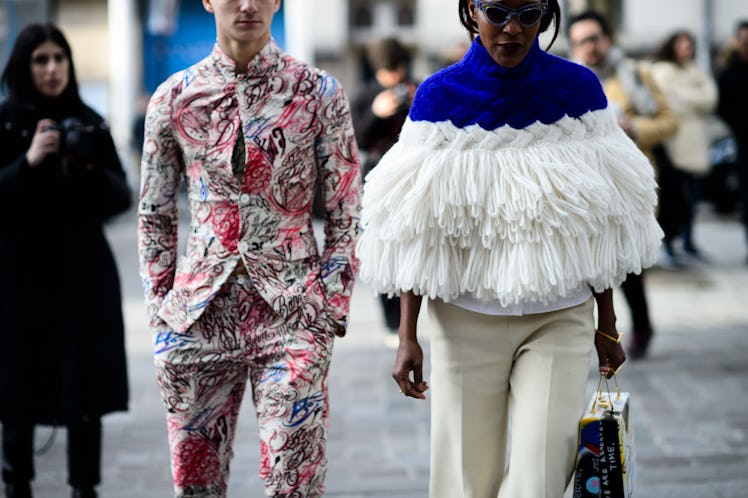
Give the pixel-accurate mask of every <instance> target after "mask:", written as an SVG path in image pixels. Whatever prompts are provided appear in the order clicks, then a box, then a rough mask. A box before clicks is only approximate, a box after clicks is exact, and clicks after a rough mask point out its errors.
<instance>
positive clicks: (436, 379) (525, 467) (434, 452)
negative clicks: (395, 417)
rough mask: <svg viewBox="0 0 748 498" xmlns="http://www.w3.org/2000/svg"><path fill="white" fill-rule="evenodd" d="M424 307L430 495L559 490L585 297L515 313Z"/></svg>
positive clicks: (583, 355) (584, 365)
mask: <svg viewBox="0 0 748 498" xmlns="http://www.w3.org/2000/svg"><path fill="white" fill-rule="evenodd" d="M428 306H429V313H430V316H431V318H432V320H433V321H435V322H436V323H437V324H438V326H437V327H436V329H437V330H435V331H434V333H433V335H432V340H431V389H430V392H431V478H430V496H431V497H432V498H497V497H499V498H561V497H562V496H563V494H564V490H565V488H566V485H567V483H568V482H569V479H570V477H571V473H572V471H573V466H574V459H575V446H576V443H577V430H578V422H579V417H580V415H581V414H582V411H583V409H584V402H585V399H584V397H585V387H586V379H587V375H588V372H589V361H590V352H591V350H592V347H593V345H594V334H595V327H594V324H593V314H592V312H593V307H594V301H593V299H592V298H590V299H589V300H588V301H586V302H585V303H583V304H580V305H578V306H574V307H571V308H567V309H563V310H559V311H552V312H547V313H538V314H533V315H524V316H494V315H484V314H480V313H475V312H472V311H468V310H465V309H463V308H460V307H457V306H454V305H450V304H447V303H444V302H442V301H438V300H436V301H430V302H429V305H428ZM508 441H509V445H510V447H509V448H508V447H507V442H508Z"/></svg>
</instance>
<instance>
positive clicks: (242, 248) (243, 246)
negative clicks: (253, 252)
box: [239, 242, 249, 252]
mask: <svg viewBox="0 0 748 498" xmlns="http://www.w3.org/2000/svg"><path fill="white" fill-rule="evenodd" d="M239 252H249V244H247V243H246V242H239Z"/></svg>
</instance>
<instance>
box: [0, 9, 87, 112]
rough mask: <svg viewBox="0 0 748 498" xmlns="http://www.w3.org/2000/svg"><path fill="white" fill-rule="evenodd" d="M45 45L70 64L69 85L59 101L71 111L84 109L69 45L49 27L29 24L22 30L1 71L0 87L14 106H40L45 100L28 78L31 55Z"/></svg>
mask: <svg viewBox="0 0 748 498" xmlns="http://www.w3.org/2000/svg"><path fill="white" fill-rule="evenodd" d="M48 41H50V42H52V43H54V44H55V45H59V47H60V48H62V51H63V52H65V55H66V56H67V58H68V62H69V74H68V84H67V87H65V90H64V91H63V92H62V95H60V96H59V97H58V99H59V100H60V101H61V102H63V103H64V104H65V105H66V106H68V107H71V108H74V107H80V106H83V102H82V101H81V98H80V95H79V93H78V80H77V79H76V77H75V66H73V54H72V52H71V50H70V45H69V44H68V42H67V40H66V39H65V35H63V34H62V31H60V30H59V28H57V27H56V26H55V25H53V24H51V23H46V24H30V25H28V26H26V27H25V28H23V30H21V32H20V33H19V34H18V37H17V38H16V41H15V43H14V44H13V50H12V51H11V53H10V57H9V58H8V62H7V64H6V65H5V69H3V74H2V77H0V85H2V88H3V90H5V91H7V94H8V97H9V98H10V100H11V101H13V102H15V103H17V104H21V105H24V104H25V105H38V104H39V103H40V102H43V101H44V97H42V95H41V94H39V92H38V91H37V90H36V88H35V87H34V83H33V79H32V77H31V54H32V53H33V52H34V50H36V49H37V48H38V47H39V45H41V44H42V43H44V42H48Z"/></svg>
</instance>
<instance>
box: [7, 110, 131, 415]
mask: <svg viewBox="0 0 748 498" xmlns="http://www.w3.org/2000/svg"><path fill="white" fill-rule="evenodd" d="M50 114H51V115H50ZM54 114H55V113H54V112H52V111H49V110H45V112H44V113H41V112H37V111H34V110H32V109H28V108H21V107H19V106H17V105H14V104H11V103H8V102H5V103H2V104H0V421H3V422H9V421H24V422H32V423H37V424H69V423H70V422H72V421H76V420H80V419H81V418H83V417H91V416H94V417H96V416H100V415H103V414H105V413H108V412H112V411H119V410H126V409H127V402H128V387H127V371H126V363H125V348H124V326H123V319H122V302H121V295H120V283H119V276H118V274H117V268H116V266H115V262H114V258H113V256H112V252H111V250H110V248H109V245H108V243H107V241H106V239H105V237H104V233H103V230H102V224H103V222H104V221H105V220H106V219H107V218H109V217H111V216H112V215H114V214H117V213H120V212H122V211H124V210H126V209H127V208H128V207H129V205H130V202H131V194H130V191H129V189H128V186H127V182H126V180H125V174H124V172H123V170H122V165H121V164H120V161H119V158H118V156H117V152H116V149H115V146H114V143H113V141H112V137H111V135H110V134H109V131H108V129H107V127H106V126H105V124H104V122H103V120H102V119H101V117H100V116H99V115H98V114H96V113H95V112H94V111H93V110H91V109H89V108H84V109H81V110H80V111H78V112H76V114H77V117H78V118H79V119H80V120H81V122H82V123H83V126H84V128H83V136H82V138H81V140H80V142H79V143H80V150H81V152H80V153H78V154H77V155H78V156H80V155H87V156H88V157H87V158H86V159H85V160H80V159H76V158H75V157H73V155H72V154H73V153H72V152H71V153H70V155H69V157H68V154H65V156H66V157H68V158H67V159H65V160H63V159H61V157H63V154H59V155H54V156H48V157H47V158H46V159H45V161H44V162H43V163H42V164H41V165H39V166H38V167H36V168H33V169H31V168H29V165H28V163H27V162H26V158H25V154H26V151H27V150H28V148H29V146H30V144H31V139H32V137H33V135H34V131H35V129H36V124H37V122H38V121H39V120H40V119H42V118H48V117H49V118H52V119H55V120H56V121H58V123H59V122H60V121H61V120H62V118H63V117H65V116H61V115H54ZM57 114H60V112H58V113H57ZM67 136H68V138H69V140H73V139H74V138H75V137H74V136H73V135H67ZM67 149H71V150H75V147H74V144H72V143H71V144H68V145H67ZM83 163H86V164H92V165H93V169H90V170H89V169H88V168H86V167H85V166H84V164H83Z"/></svg>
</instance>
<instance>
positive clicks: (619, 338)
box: [595, 329, 623, 344]
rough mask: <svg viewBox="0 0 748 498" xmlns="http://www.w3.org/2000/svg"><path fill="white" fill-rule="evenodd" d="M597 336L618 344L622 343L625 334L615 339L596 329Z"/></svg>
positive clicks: (621, 333) (619, 334)
mask: <svg viewBox="0 0 748 498" xmlns="http://www.w3.org/2000/svg"><path fill="white" fill-rule="evenodd" d="M595 333H596V334H600V335H601V336H603V337H605V338H606V339H608V340H610V341H613V342H615V343H616V344H618V343H620V342H621V339H623V332H619V333H618V337H613V336H612V335H608V334H606V333H605V332H601V331H599V330H597V329H595Z"/></svg>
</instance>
